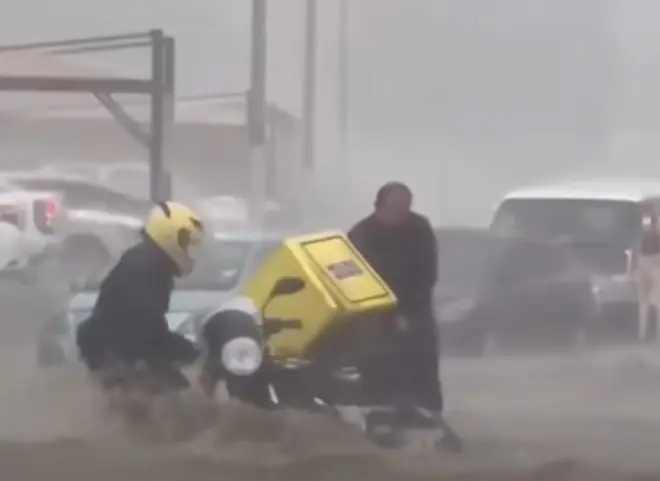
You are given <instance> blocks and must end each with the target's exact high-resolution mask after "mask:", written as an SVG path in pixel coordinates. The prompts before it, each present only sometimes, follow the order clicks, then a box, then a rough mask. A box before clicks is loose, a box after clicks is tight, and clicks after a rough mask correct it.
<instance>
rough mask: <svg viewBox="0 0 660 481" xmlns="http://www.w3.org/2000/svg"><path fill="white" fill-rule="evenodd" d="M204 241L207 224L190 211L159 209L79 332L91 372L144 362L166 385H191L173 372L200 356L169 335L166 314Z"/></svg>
mask: <svg viewBox="0 0 660 481" xmlns="http://www.w3.org/2000/svg"><path fill="white" fill-rule="evenodd" d="M201 238H202V224H201V222H200V220H199V217H198V216H197V214H195V213H194V212H193V211H192V210H191V209H189V208H188V207H186V206H184V205H182V204H178V203H175V202H166V203H162V204H160V205H158V206H156V207H154V209H153V210H152V212H151V213H150V215H149V218H148V219H147V222H146V225H145V228H144V232H143V239H142V241H141V242H139V243H138V244H136V245H135V246H133V247H131V248H130V249H128V250H127V251H126V252H125V253H124V254H123V255H122V257H121V259H120V260H119V262H118V263H117V265H116V266H115V267H114V268H113V269H112V270H111V271H110V272H109V274H108V275H107V276H106V278H105V279H104V280H103V282H102V283H101V286H100V290H99V296H98V299H97V301H96V305H95V306H94V309H93V311H92V315H91V317H90V318H89V319H87V320H86V321H84V322H83V323H82V324H81V325H80V326H79V328H78V332H77V339H76V341H77V344H78V348H79V350H80V356H81V358H82V359H83V361H84V362H85V364H86V365H87V367H88V368H89V370H90V371H92V372H98V371H101V372H103V371H104V370H107V369H108V368H109V369H111V370H112V369H113V367H114V366H115V365H118V364H119V365H122V366H129V367H131V366H134V365H135V364H136V363H137V362H140V361H142V362H144V363H146V364H147V365H149V367H150V368H152V369H153V370H154V372H157V373H158V374H160V375H163V376H164V377H165V378H166V379H164V380H166V381H171V382H173V383H174V384H178V385H179V386H180V387H183V385H187V382H186V381H185V378H183V376H182V375H181V374H180V373H179V372H178V370H176V369H172V367H173V365H174V364H176V363H182V364H187V363H192V362H193V361H194V360H195V359H196V357H197V352H196V349H195V347H194V346H193V345H192V343H190V342H189V341H188V340H186V339H185V338H184V337H183V336H180V335H179V334H177V333H174V332H171V331H170V330H169V328H168V325H167V318H166V314H167V312H168V310H169V303H170V295H171V292H172V290H173V288H174V279H175V277H179V276H184V275H187V274H189V273H190V272H191V271H192V269H193V261H194V259H193V258H192V252H193V250H194V247H195V245H196V244H198V243H199V242H201Z"/></svg>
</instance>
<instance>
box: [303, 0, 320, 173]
mask: <svg viewBox="0 0 660 481" xmlns="http://www.w3.org/2000/svg"><path fill="white" fill-rule="evenodd" d="M316 24H317V1H316V0H307V10H306V12H305V67H304V69H305V72H304V85H303V131H304V135H303V166H304V167H305V168H306V169H312V168H313V167H314V163H315V160H316V30H317V25H316Z"/></svg>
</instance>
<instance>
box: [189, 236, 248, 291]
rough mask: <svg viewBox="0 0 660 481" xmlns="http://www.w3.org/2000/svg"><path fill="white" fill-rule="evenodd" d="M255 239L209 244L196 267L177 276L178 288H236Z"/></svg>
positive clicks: (216, 241) (218, 241)
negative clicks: (184, 274) (190, 271)
mask: <svg viewBox="0 0 660 481" xmlns="http://www.w3.org/2000/svg"><path fill="white" fill-rule="evenodd" d="M253 246H254V242H252V241H248V240H229V239H227V240H225V239H222V240H214V241H213V242H212V243H210V244H208V245H206V246H205V247H204V248H203V250H202V251H201V252H199V255H198V256H197V260H196V262H195V269H194V270H193V272H192V273H191V274H190V275H189V276H186V277H182V278H180V279H177V284H176V286H177V288H178V289H187V290H207V289H208V290H220V291H229V290H231V289H233V288H235V287H236V286H237V285H238V283H239V281H240V279H241V277H242V274H243V271H244V270H245V269H246V267H247V265H248V260H249V258H250V255H251V253H252V247H253Z"/></svg>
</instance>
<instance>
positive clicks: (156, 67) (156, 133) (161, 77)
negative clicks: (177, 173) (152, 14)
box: [149, 30, 167, 202]
mask: <svg viewBox="0 0 660 481" xmlns="http://www.w3.org/2000/svg"><path fill="white" fill-rule="evenodd" d="M164 39H165V36H164V35H163V31H162V30H154V31H152V32H151V41H152V46H151V53H152V58H151V75H152V82H153V87H152V92H151V142H150V144H149V173H150V191H151V192H150V194H151V200H152V201H153V202H161V201H164V200H167V199H166V198H164V193H163V192H162V189H161V184H162V176H163V170H164V165H163V143H164V127H165V126H164V124H165V112H164V110H165V109H164V107H165V65H164V63H165V49H164V43H165V42H164Z"/></svg>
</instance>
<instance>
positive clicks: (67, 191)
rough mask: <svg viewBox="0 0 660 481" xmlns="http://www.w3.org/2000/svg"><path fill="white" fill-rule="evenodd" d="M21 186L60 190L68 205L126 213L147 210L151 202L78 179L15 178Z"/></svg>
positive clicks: (34, 188) (16, 182) (33, 188)
mask: <svg viewBox="0 0 660 481" xmlns="http://www.w3.org/2000/svg"><path fill="white" fill-rule="evenodd" d="M14 183H15V184H17V185H18V186H19V187H23V188H25V189H32V190H50V191H55V192H60V193H61V194H62V195H63V196H64V199H65V203H66V205H67V206H68V207H72V208H91V207H103V208H107V209H112V210H114V211H118V212H121V213H126V214H136V213H142V212H146V211H147V210H148V209H149V207H150V206H151V203H150V202H148V201H144V200H141V199H135V198H132V197H129V196H126V195H124V194H121V193H119V192H114V191H112V190H110V189H106V188H105V187H102V186H99V185H95V184H91V183H88V182H85V181H78V180H70V179H66V180H62V179H48V178H21V179H16V180H14Z"/></svg>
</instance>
